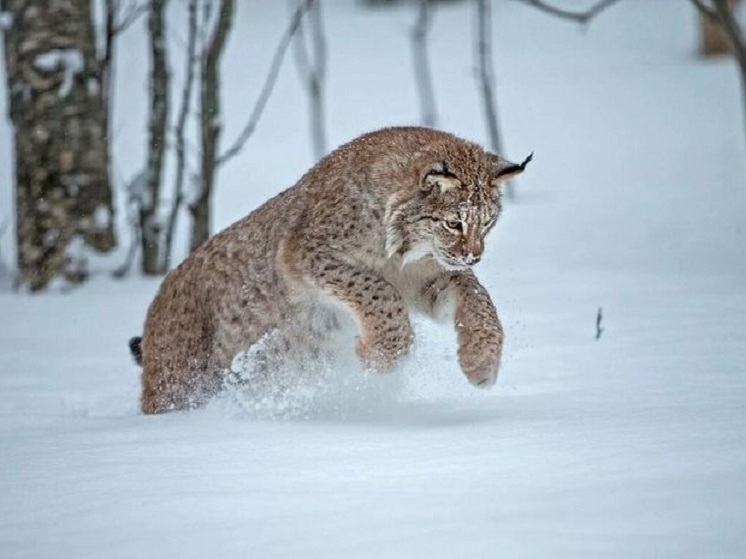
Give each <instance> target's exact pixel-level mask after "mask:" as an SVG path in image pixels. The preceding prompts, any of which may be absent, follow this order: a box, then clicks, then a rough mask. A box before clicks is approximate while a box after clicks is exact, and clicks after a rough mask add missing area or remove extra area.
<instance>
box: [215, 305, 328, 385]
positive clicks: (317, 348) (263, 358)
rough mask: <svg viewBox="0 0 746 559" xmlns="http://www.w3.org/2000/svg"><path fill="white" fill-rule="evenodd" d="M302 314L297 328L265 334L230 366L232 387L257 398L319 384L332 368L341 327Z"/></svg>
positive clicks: (281, 328)
mask: <svg viewBox="0 0 746 559" xmlns="http://www.w3.org/2000/svg"><path fill="white" fill-rule="evenodd" d="M308 318H309V317H308V315H305V314H299V315H297V320H296V321H295V322H294V324H293V325H289V326H286V327H284V328H283V327H280V328H277V329H275V330H273V331H272V332H269V333H267V334H265V335H264V336H263V337H262V338H261V339H260V340H258V341H257V342H256V343H254V344H253V345H252V346H251V347H250V348H249V349H248V350H247V351H244V352H242V353H239V354H238V355H237V356H236V357H235V358H234V359H233V362H232V363H231V365H230V370H229V373H228V384H230V385H233V386H238V387H242V388H244V389H246V390H248V391H249V393H253V394H255V395H271V394H274V395H279V394H284V393H286V392H287V391H289V390H291V389H292V388H294V387H296V386H298V385H299V384H302V383H303V382H306V381H313V380H315V379H314V377H315V376H316V377H317V376H319V375H320V374H321V372H322V370H323V368H324V367H326V366H328V365H329V363H330V361H331V357H332V353H333V344H334V342H333V340H334V337H335V332H336V330H337V329H338V323H337V322H336V321H335V320H334V319H333V317H329V320H325V321H324V322H323V323H320V322H319V321H314V322H311V321H309V320H308Z"/></svg>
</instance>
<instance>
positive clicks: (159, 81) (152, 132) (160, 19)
mask: <svg viewBox="0 0 746 559" xmlns="http://www.w3.org/2000/svg"><path fill="white" fill-rule="evenodd" d="M167 3H168V2H167V0H152V1H151V3H150V11H149V13H148V30H149V32H150V56H151V66H150V116H149V123H148V156H147V157H148V159H147V164H146V169H147V177H146V178H147V183H146V188H145V194H144V196H143V198H142V199H141V200H140V230H141V236H140V243H141V247H142V272H143V274H145V275H156V274H160V273H162V271H163V270H162V262H163V260H162V258H161V251H162V245H163V224H162V223H161V216H160V215H159V207H160V196H161V182H162V177H163V160H164V155H165V153H166V128H167V126H168V109H169V103H168V93H169V73H168V60H167V56H166V35H165V22H164V16H165V11H166V5H167Z"/></svg>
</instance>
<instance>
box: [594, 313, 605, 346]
mask: <svg viewBox="0 0 746 559" xmlns="http://www.w3.org/2000/svg"><path fill="white" fill-rule="evenodd" d="M603 318H604V315H603V309H602V308H601V307H598V312H597V313H596V339H597V340H598V339H599V338H601V334H603V332H604V329H603V326H601V321H602V320H603Z"/></svg>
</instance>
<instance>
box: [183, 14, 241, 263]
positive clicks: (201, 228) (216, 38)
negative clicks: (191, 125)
mask: <svg viewBox="0 0 746 559" xmlns="http://www.w3.org/2000/svg"><path fill="white" fill-rule="evenodd" d="M232 21H233V0H220V9H219V12H218V20H217V23H216V24H215V29H214V30H213V32H212V36H211V37H210V40H209V43H208V45H207V49H206V51H205V53H204V55H203V56H204V58H203V62H202V68H201V72H200V78H201V79H200V88H201V89H200V140H201V144H202V156H201V161H200V184H199V192H198V193H197V196H196V197H195V200H194V201H193V202H192V203H191V204H190V205H189V212H190V213H191V215H192V235H191V240H190V248H191V250H192V251H193V250H195V249H196V248H197V247H199V246H200V245H201V244H202V243H204V242H205V241H206V240H207V239H208V238H209V236H210V229H211V225H210V213H211V206H210V202H211V198H212V192H213V188H214V184H215V171H216V170H217V159H218V153H217V150H218V144H219V141H220V132H221V130H222V122H221V119H222V115H221V110H220V59H221V57H222V55H223V49H224V48H225V43H226V41H227V39H228V34H229V33H230V28H231V24H232Z"/></svg>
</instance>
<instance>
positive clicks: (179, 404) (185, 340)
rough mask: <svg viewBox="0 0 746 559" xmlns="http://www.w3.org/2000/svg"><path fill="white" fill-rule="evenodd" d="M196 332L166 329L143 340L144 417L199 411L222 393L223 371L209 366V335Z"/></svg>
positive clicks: (197, 330) (141, 403)
mask: <svg viewBox="0 0 746 559" xmlns="http://www.w3.org/2000/svg"><path fill="white" fill-rule="evenodd" d="M195 330H196V331H190V330H184V329H181V330H180V329H175V330H170V329H167V328H166V329H162V330H159V331H156V332H152V333H151V334H150V336H148V335H147V334H146V336H145V337H144V338H143V351H142V356H143V370H142V395H141V400H140V405H141V409H142V412H143V413H144V414H155V413H164V412H169V411H178V410H188V409H194V408H198V407H201V406H204V405H205V404H206V403H207V402H208V400H209V399H210V398H211V397H212V396H214V395H215V394H217V393H218V392H219V390H220V388H221V383H222V381H221V371H219V370H216V369H215V370H213V369H211V368H210V367H209V362H210V359H209V355H210V340H209V336H207V335H205V332H204V331H203V330H202V329H195Z"/></svg>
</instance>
